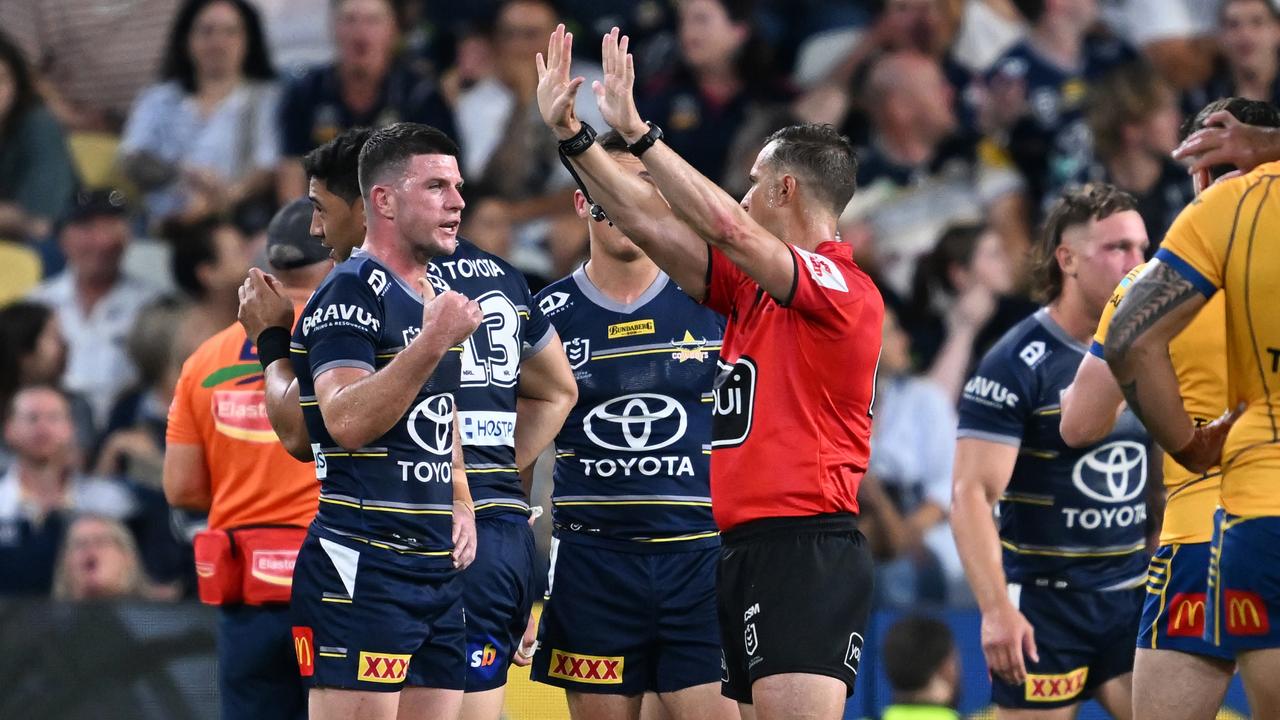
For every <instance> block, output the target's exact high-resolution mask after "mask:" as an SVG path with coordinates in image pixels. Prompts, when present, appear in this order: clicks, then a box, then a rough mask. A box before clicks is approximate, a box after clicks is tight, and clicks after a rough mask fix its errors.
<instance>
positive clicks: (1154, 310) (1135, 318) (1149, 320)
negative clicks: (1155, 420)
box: [1106, 262, 1199, 403]
mask: <svg viewBox="0 0 1280 720" xmlns="http://www.w3.org/2000/svg"><path fill="white" fill-rule="evenodd" d="M1197 292H1199V291H1198V290H1196V288H1195V286H1194V285H1192V284H1191V282H1190V281H1188V280H1187V279H1186V278H1184V277H1182V276H1181V275H1179V274H1178V271H1176V270H1174V269H1173V268H1172V267H1170V266H1168V265H1166V264H1165V263H1162V262H1157V263H1155V264H1154V265H1153V266H1152V267H1151V269H1150V270H1148V271H1147V272H1146V273H1144V274H1143V275H1142V276H1141V277H1139V278H1138V279H1137V280H1136V281H1135V282H1134V283H1133V286H1132V287H1130V288H1129V292H1128V294H1127V295H1126V296H1125V299H1124V302H1122V303H1120V307H1118V308H1116V314H1115V316H1114V317H1113V318H1112V319H1111V328H1110V330H1108V331H1107V353H1106V355H1107V363H1108V364H1110V365H1111V366H1112V369H1113V371H1117V370H1118V368H1116V367H1115V366H1116V365H1118V364H1120V365H1122V364H1124V363H1125V362H1126V361H1127V360H1129V353H1130V351H1131V350H1132V349H1133V345H1134V343H1135V342H1137V340H1138V338H1140V337H1142V334H1143V333H1145V332H1146V331H1147V330H1150V329H1151V326H1153V325H1155V324H1156V322H1158V321H1159V320H1160V318H1162V317H1164V316H1165V315H1167V314H1169V313H1170V312H1171V311H1172V310H1173V309H1174V308H1176V307H1178V306H1179V305H1181V304H1182V303H1183V302H1184V301H1186V300H1187V298H1190V297H1193V296H1194V295H1195V294H1196V293H1197ZM1121 384H1122V385H1123V382H1122V383H1121ZM1125 394H1126V396H1127V395H1128V393H1125ZM1132 401H1133V398H1130V403H1132Z"/></svg>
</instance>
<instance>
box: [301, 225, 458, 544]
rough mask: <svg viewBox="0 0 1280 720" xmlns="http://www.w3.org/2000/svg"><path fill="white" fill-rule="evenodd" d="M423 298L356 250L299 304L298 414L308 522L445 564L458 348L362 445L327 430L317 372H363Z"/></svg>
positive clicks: (396, 340)
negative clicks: (308, 476)
mask: <svg viewBox="0 0 1280 720" xmlns="http://www.w3.org/2000/svg"><path fill="white" fill-rule="evenodd" d="M421 325H422V300H421V298H420V296H419V295H418V293H417V292H416V291H415V290H414V289H412V288H410V287H409V286H408V285H407V284H405V283H404V282H403V281H402V280H400V278H399V277H397V276H396V275H395V273H393V272H392V271H391V270H390V269H388V268H386V267H384V266H383V265H382V264H381V263H379V262H378V261H377V260H376V259H375V258H374V257H373V256H371V255H369V254H368V253H365V252H363V251H361V250H356V251H355V252H354V253H352V254H351V259H349V260H347V261H346V262H344V263H342V264H340V265H338V266H337V267H336V268H334V270H333V272H331V273H329V276H328V277H326V278H325V280H324V282H323V283H321V285H320V287H319V288H318V289H317V290H316V292H315V294H314V295H312V296H311V299H310V300H309V301H307V306H306V308H305V309H304V310H303V314H302V319H301V321H300V322H299V323H298V324H297V328H296V329H295V330H294V335H293V343H292V346H291V351H292V353H291V354H292V356H293V369H294V372H295V373H297V376H298V391H299V400H300V402H301V404H302V414H303V417H304V419H305V420H306V424H307V433H308V434H309V435H310V436H311V450H312V452H313V453H314V454H315V458H316V477H317V478H318V479H319V480H320V509H319V512H318V513H317V514H316V519H315V522H316V523H317V524H319V525H321V526H322V527H324V528H326V529H328V530H331V531H333V532H335V533H337V534H340V535H344V536H347V537H350V538H352V539H354V540H358V541H361V542H365V543H368V544H370V545H373V546H374V547H379V548H383V549H389V550H395V551H398V552H400V553H402V554H405V555H415V556H421V557H424V558H427V560H428V562H426V564H427V565H428V566H431V567H434V566H436V564H437V563H438V565H439V567H442V568H445V567H449V568H451V567H452V560H451V559H450V557H449V555H450V552H451V550H452V549H453V541H452V527H453V442H454V437H453V415H454V396H453V394H454V393H455V392H456V391H457V390H458V381H459V376H460V372H461V368H462V361H461V357H462V353H461V349H460V348H454V349H453V350H452V351H450V352H447V353H445V355H444V357H443V358H442V359H441V361H440V364H439V365H438V366H437V367H436V370H435V372H434V373H433V374H432V375H431V377H430V379H429V380H428V381H427V383H426V384H425V385H423V386H422V387H421V388H417V389H416V393H415V397H414V399H413V402H412V404H410V406H409V409H408V411H407V412H406V413H405V415H404V416H403V417H402V418H401V419H400V420H399V421H397V422H396V424H395V425H394V426H393V427H392V428H391V429H390V430H389V431H387V433H386V434H385V435H383V436H382V437H380V438H378V439H377V440H375V441H373V442H372V443H371V444H370V445H369V446H368V447H362V448H358V449H356V450H352V451H348V450H346V449H344V448H342V447H340V446H339V445H338V444H337V443H336V442H334V440H333V438H332V437H330V435H329V432H328V430H327V429H326V428H325V424H324V418H323V417H322V416H321V414H320V407H319V405H318V403H317V402H316V393H315V378H317V377H319V376H320V375H321V374H322V373H324V372H325V371H327V370H330V369H333V368H340V367H356V368H364V369H366V370H370V371H376V370H377V369H379V368H381V367H383V366H385V365H386V364H387V363H389V362H391V360H392V358H394V357H395V356H396V353H398V352H400V351H401V350H403V349H404V348H405V346H406V345H407V344H408V343H409V342H410V341H411V340H413V338H414V337H416V336H417V335H418V333H419V332H421V329H422V328H421Z"/></svg>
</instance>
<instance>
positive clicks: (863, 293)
mask: <svg viewBox="0 0 1280 720" xmlns="http://www.w3.org/2000/svg"><path fill="white" fill-rule="evenodd" d="M788 247H790V249H791V258H792V260H793V261H794V262H795V279H794V280H793V281H792V282H793V283H794V285H793V287H792V289H791V297H790V299H789V300H788V301H787V302H786V303H783V304H784V305H786V307H788V308H790V309H792V310H795V311H797V312H799V313H800V314H802V315H803V316H804V317H805V318H806V319H807V320H809V321H810V322H811V323H814V324H816V325H819V326H831V327H840V326H844V325H847V324H849V323H852V322H856V321H858V320H859V319H860V318H861V316H862V314H861V313H860V312H855V310H856V309H857V308H859V307H861V306H862V304H863V303H864V302H865V301H866V300H867V295H868V294H869V293H876V294H877V295H878V293H879V291H878V290H876V289H875V285H873V284H872V283H871V282H870V281H869V280H868V279H867V277H866V275H864V274H863V273H862V271H861V270H859V269H858V266H857V265H855V264H854V262H853V260H852V259H851V258H846V257H841V256H838V255H837V256H830V255H823V254H820V253H816V252H810V251H808V250H801V249H800V248H798V247H796V246H794V245H791V246H788ZM877 300H878V298H877Z"/></svg>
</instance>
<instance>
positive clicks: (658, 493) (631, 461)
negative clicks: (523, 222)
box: [538, 268, 724, 551]
mask: <svg viewBox="0 0 1280 720" xmlns="http://www.w3.org/2000/svg"><path fill="white" fill-rule="evenodd" d="M538 300H539V304H540V306H541V309H542V311H543V313H545V314H546V316H547V318H548V319H549V320H550V321H551V323H552V325H554V326H555V328H556V330H557V331H558V332H559V333H560V337H561V338H562V339H563V341H564V346H565V352H566V354H567V355H568V357H569V364H570V365H571V366H572V367H573V370H574V376H575V378H576V380H577V383H578V402H577V404H576V405H575V406H574V408H573V410H572V411H571V412H570V413H569V417H568V419H567V420H566V421H565V424H564V428H563V429H562V430H561V431H560V434H559V435H558V436H557V437H556V441H555V446H556V462H555V470H554V481H555V490H554V492H553V494H552V506H553V512H554V520H555V527H556V531H557V534H558V536H559V537H561V538H562V539H566V540H567V539H570V538H572V539H575V540H584V539H591V538H597V539H602V540H606V541H624V542H627V543H628V544H630V545H643V544H646V543H647V544H649V545H650V546H652V548H653V549H654V550H655V551H662V550H670V549H672V548H673V543H675V542H693V541H699V540H708V541H710V542H718V540H717V532H716V525H715V522H714V520H713V519H712V516H711V498H710V461H711V414H712V407H713V400H712V386H713V384H714V382H715V377H716V373H717V364H718V360H719V356H720V345H721V340H722V338H723V334H724V319H723V318H722V317H721V316H720V315H718V314H717V313H715V312H713V311H711V310H708V309H706V308H704V307H702V306H701V305H699V304H697V303H695V302H694V301H693V300H691V299H690V298H689V297H688V296H687V295H685V294H684V292H683V291H682V290H680V288H678V287H677V286H676V284H675V283H674V282H672V281H671V280H670V279H669V278H668V277H667V276H666V275H665V274H662V273H659V275H658V276H657V279H655V280H654V282H653V284H652V285H651V286H650V287H649V289H648V290H646V291H645V292H644V293H643V294H642V295H641V296H640V297H638V298H636V300H635V301H634V302H632V303H630V304H626V305H624V304H621V303H618V302H616V301H614V300H612V299H611V298H609V297H608V296H606V295H605V294H604V293H603V292H601V291H600V290H599V289H598V288H596V286H595V285H594V284H592V282H591V280H590V278H588V277H587V274H586V271H585V269H584V268H579V269H578V270H577V271H575V272H574V273H573V274H572V275H570V276H569V277H567V278H564V279H562V280H560V281H558V282H556V283H553V284H552V285H550V286H548V287H547V288H546V289H544V290H543V291H542V292H541V293H539V295H538Z"/></svg>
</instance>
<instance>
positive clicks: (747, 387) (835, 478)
mask: <svg viewBox="0 0 1280 720" xmlns="http://www.w3.org/2000/svg"><path fill="white" fill-rule="evenodd" d="M791 255H792V260H793V261H794V262H795V264H796V273H795V287H794V289H793V292H792V294H791V295H792V296H791V300H790V302H788V303H786V304H782V303H779V302H777V301H776V300H774V299H773V298H772V297H771V296H769V294H768V293H766V292H764V291H763V290H762V289H761V288H760V286H759V285H758V284H757V283H756V282H755V280H752V279H751V278H750V277H749V276H748V275H747V274H746V273H744V272H742V271H741V270H739V269H738V268H737V266H735V265H734V264H733V263H732V262H731V261H730V260H729V259H728V258H727V257H725V256H724V255H723V254H722V253H720V252H719V251H717V250H715V249H712V250H711V259H710V267H709V268H708V269H707V274H708V283H707V299H706V304H707V306H708V307H711V308H713V309H715V310H716V311H718V312H720V313H723V314H724V315H725V316H726V317H728V319H729V321H728V325H727V327H726V328H725V333H724V345H723V347H722V349H721V350H720V366H721V367H720V376H719V378H718V379H717V381H716V400H715V415H714V420H713V423H712V437H713V440H712V452H711V506H712V511H713V513H714V514H715V519H716V524H717V525H718V526H719V527H720V529H721V530H728V529H730V528H732V527H735V526H737V525H740V524H742V523H745V522H750V521H752V520H759V519H760V518H766V517H795V516H806V515H818V514H822V513H833V512H854V513H856V512H857V511H858V500H857V497H858V484H859V482H860V481H861V479H862V475H863V473H865V472H866V469H867V456H868V454H869V453H870V448H871V444H870V439H871V403H872V402H873V400H874V399H875V374H876V364H877V363H878V362H879V358H880V333H881V326H882V325H883V323H884V301H883V299H882V298H881V297H880V291H879V290H877V289H876V287H875V285H874V284H873V283H872V282H871V278H869V277H867V275H866V273H864V272H862V270H860V269H859V268H858V266H857V264H855V263H854V262H853V250H852V248H850V247H849V246H848V245H847V244H845V243H842V242H835V241H828V242H824V243H822V244H820V245H819V246H818V247H817V248H816V249H815V251H814V252H807V251H805V250H801V249H799V248H797V247H794V246H791Z"/></svg>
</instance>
